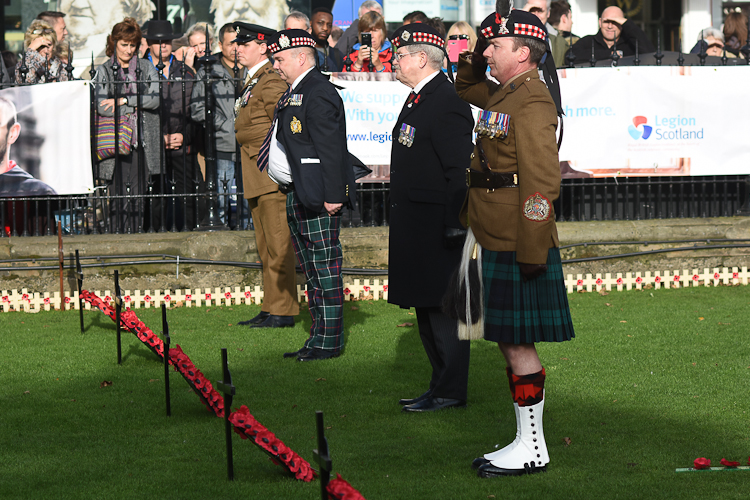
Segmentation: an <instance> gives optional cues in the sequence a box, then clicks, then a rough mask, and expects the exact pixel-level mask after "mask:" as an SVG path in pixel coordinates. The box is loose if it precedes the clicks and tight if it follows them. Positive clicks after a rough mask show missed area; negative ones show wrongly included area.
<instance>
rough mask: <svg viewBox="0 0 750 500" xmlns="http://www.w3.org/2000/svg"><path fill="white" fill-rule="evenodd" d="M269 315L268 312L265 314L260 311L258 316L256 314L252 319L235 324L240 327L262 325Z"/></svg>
mask: <svg viewBox="0 0 750 500" xmlns="http://www.w3.org/2000/svg"><path fill="white" fill-rule="evenodd" d="M270 315H271V313H268V312H265V311H261V312H260V314H258V315H257V316H256V317H254V318H253V319H249V320H247V321H240V322H239V323H237V324H238V325H240V326H247V325H257V324H258V323H262V322H263V320H264V319H266V318H267V317H269V316H270Z"/></svg>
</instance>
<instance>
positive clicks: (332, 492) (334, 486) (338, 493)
mask: <svg viewBox="0 0 750 500" xmlns="http://www.w3.org/2000/svg"><path fill="white" fill-rule="evenodd" d="M326 491H327V492H328V498H329V499H330V500H365V497H363V496H362V493H360V492H359V491H357V490H355V489H354V487H353V486H352V485H351V484H349V482H348V481H347V480H346V479H344V478H343V477H341V474H336V479H333V480H331V481H330V482H329V483H328V486H326Z"/></svg>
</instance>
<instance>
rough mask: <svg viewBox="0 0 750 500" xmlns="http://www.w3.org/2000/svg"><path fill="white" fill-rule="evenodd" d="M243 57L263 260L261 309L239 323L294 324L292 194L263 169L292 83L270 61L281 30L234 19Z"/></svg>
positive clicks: (247, 183)
mask: <svg viewBox="0 0 750 500" xmlns="http://www.w3.org/2000/svg"><path fill="white" fill-rule="evenodd" d="M234 29H235V32H236V34H237V38H235V42H236V43H237V59H238V60H239V62H240V64H242V66H244V67H245V68H247V76H246V78H245V85H244V87H243V89H242V93H241V94H240V96H239V97H238V98H237V101H236V102H235V104H234V113H235V119H234V130H235V135H236V137H237V142H239V143H240V145H241V146H242V154H241V159H242V182H243V186H244V190H243V191H244V193H245V198H247V201H248V205H249V206H250V212H251V214H252V217H253V225H254V227H255V247H256V248H257V249H258V255H259V256H260V260H261V262H262V263H263V305H262V306H261V312H260V314H258V315H257V316H255V317H254V318H252V319H251V320H248V321H241V322H239V323H238V324H239V325H248V326H250V327H251V328H283V327H291V326H294V316H296V315H297V314H299V301H298V300H297V280H296V272H295V269H294V265H295V262H294V249H293V248H292V239H291V236H290V235H289V226H288V225H287V222H286V195H285V194H284V193H281V192H280V191H279V185H278V184H276V183H275V182H273V181H272V180H271V179H270V178H269V177H268V172H267V171H265V172H261V171H260V170H258V151H259V150H260V147H261V146H262V145H263V140H264V139H265V137H266V135H268V131H269V130H270V128H271V121H272V120H273V113H274V109H275V108H276V103H278V102H279V99H281V96H282V95H283V94H284V92H286V89H287V88H289V86H288V85H287V84H286V83H284V81H283V80H282V79H281V78H280V77H279V75H278V73H276V72H275V71H274V69H273V65H272V64H271V61H270V60H269V55H270V52H269V50H268V44H269V38H270V37H271V36H272V35H273V34H274V33H276V31H275V30H272V29H269V28H265V27H263V26H257V25H255V24H248V23H242V22H236V23H234Z"/></svg>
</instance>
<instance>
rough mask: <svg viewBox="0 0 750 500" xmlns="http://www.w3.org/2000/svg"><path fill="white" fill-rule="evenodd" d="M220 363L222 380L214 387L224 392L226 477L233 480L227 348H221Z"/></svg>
mask: <svg viewBox="0 0 750 500" xmlns="http://www.w3.org/2000/svg"><path fill="white" fill-rule="evenodd" d="M221 363H222V368H223V372H224V380H219V381H217V382H216V384H215V387H216V388H218V389H219V390H220V391H221V392H223V393H224V431H225V433H226V438H227V479H229V480H230V481H234V461H233V459H232V424H231V423H229V411H230V409H231V408H232V399H233V398H234V394H235V388H234V385H233V384H232V374H231V373H229V364H228V363H227V349H226V347H224V348H222V349H221Z"/></svg>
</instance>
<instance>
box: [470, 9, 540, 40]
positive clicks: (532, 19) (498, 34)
mask: <svg viewBox="0 0 750 500" xmlns="http://www.w3.org/2000/svg"><path fill="white" fill-rule="evenodd" d="M480 33H481V34H482V36H484V37H485V38H486V39H487V40H492V39H493V38H503V37H519V38H534V39H536V40H541V41H543V42H544V41H546V40H547V28H545V26H544V24H543V23H542V21H541V20H540V19H539V18H538V17H537V16H536V15H535V14H531V13H529V12H526V11H524V10H512V11H510V14H508V17H503V16H501V15H500V14H498V13H494V14H490V15H489V16H487V18H486V19H485V20H484V21H482V26H481V29H480Z"/></svg>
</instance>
